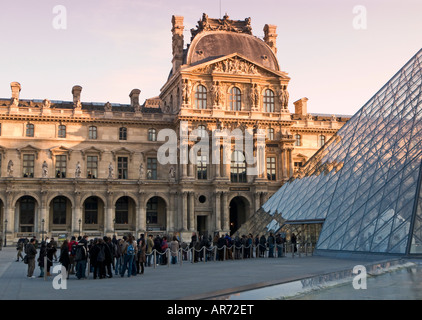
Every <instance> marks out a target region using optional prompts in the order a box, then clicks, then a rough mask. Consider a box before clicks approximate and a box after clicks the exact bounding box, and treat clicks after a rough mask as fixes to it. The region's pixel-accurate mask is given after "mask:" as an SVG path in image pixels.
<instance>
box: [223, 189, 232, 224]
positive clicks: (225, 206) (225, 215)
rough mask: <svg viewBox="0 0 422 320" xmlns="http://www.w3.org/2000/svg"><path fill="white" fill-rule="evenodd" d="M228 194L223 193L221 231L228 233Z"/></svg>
mask: <svg viewBox="0 0 422 320" xmlns="http://www.w3.org/2000/svg"><path fill="white" fill-rule="evenodd" d="M228 196H229V193H228V192H223V231H224V232H229V231H230V210H229V204H228V202H227V200H228Z"/></svg>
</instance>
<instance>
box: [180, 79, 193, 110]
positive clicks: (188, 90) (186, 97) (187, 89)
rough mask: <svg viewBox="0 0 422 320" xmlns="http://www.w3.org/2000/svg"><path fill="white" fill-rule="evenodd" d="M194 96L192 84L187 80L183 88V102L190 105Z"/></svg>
mask: <svg viewBox="0 0 422 320" xmlns="http://www.w3.org/2000/svg"><path fill="white" fill-rule="evenodd" d="M191 95H192V84H191V83H190V81H189V80H188V79H185V80H184V82H183V87H182V100H183V103H184V104H190V99H191Z"/></svg>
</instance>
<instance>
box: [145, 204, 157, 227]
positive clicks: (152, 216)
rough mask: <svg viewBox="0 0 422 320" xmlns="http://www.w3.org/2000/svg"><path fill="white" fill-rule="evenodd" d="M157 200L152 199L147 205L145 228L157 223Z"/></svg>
mask: <svg viewBox="0 0 422 320" xmlns="http://www.w3.org/2000/svg"><path fill="white" fill-rule="evenodd" d="M157 211H158V199H157V197H152V198H151V199H150V200H149V201H148V203H147V228H148V225H149V224H157V223H158V212H157Z"/></svg>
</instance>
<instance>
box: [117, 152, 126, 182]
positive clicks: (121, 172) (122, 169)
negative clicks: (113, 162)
mask: <svg viewBox="0 0 422 320" xmlns="http://www.w3.org/2000/svg"><path fill="white" fill-rule="evenodd" d="M127 167H128V159H127V157H118V158H117V171H118V178H119V179H127V178H128V177H127V170H128V169H127Z"/></svg>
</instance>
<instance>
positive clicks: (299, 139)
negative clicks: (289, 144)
mask: <svg viewBox="0 0 422 320" xmlns="http://www.w3.org/2000/svg"><path fill="white" fill-rule="evenodd" d="M301 145H302V136H301V135H300V134H298V133H296V134H295V146H296V147H300V146H301Z"/></svg>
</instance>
